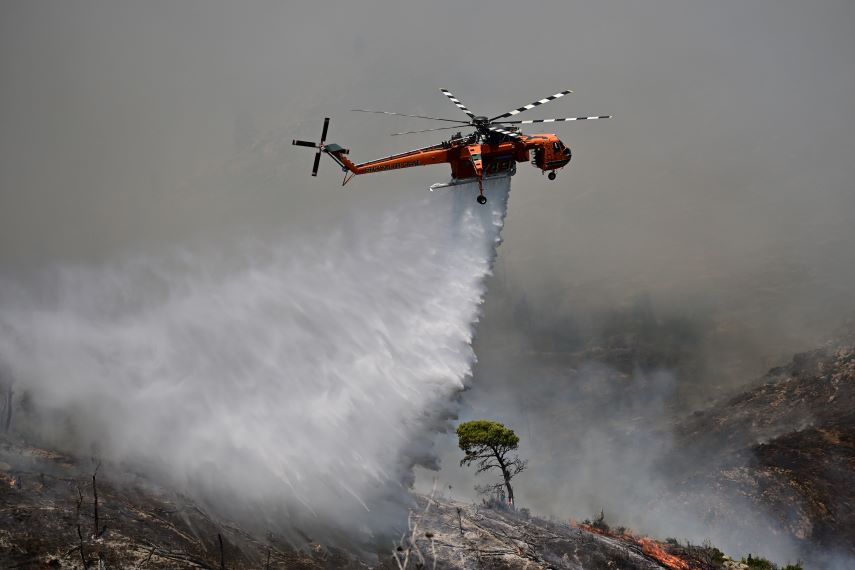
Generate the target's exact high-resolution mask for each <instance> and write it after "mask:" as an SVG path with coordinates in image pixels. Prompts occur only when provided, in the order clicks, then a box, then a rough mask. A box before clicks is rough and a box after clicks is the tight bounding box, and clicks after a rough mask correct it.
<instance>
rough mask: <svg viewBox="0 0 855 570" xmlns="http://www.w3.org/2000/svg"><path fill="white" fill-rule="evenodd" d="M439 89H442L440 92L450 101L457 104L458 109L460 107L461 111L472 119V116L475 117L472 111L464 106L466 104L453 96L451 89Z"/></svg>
mask: <svg viewBox="0 0 855 570" xmlns="http://www.w3.org/2000/svg"><path fill="white" fill-rule="evenodd" d="M440 91H442V94H443V95H445V96H446V97H448V98H449V99H450V100H451V102H452V103H454V104H455V105H457V108H458V109H460V110H461V111H463V112H464V113H466V114H467V115H469V117H470V118H472V119H474V118H475V114H474V113H473V112H472V111H470V110H469V109H467V108H466V105H464V104H463V103H462V102H461V101H460V99H458V98H457V97H455V96H454V95H453V94H452V93H451V91H449V90H448V89H440Z"/></svg>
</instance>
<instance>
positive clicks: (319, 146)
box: [291, 117, 330, 176]
mask: <svg viewBox="0 0 855 570" xmlns="http://www.w3.org/2000/svg"><path fill="white" fill-rule="evenodd" d="M329 128H330V118H329V117H325V118H324V128H323V130H322V131H321V142H319V143H317V144H315V143H313V142H309V141H300V140H297V139H294V140H293V141H291V144H293V145H296V146H307V147H310V148H316V149H318V152H317V154H315V163H314V165H313V166H312V176H317V175H318V167H319V166H320V164H321V153H322V152H323V151H324V146H325V145H324V143H326V142H327V131H328V130H329Z"/></svg>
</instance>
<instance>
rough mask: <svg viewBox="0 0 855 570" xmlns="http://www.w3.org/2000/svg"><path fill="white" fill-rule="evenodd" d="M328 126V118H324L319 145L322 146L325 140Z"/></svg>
mask: <svg viewBox="0 0 855 570" xmlns="http://www.w3.org/2000/svg"><path fill="white" fill-rule="evenodd" d="M329 128H330V118H329V117H325V118H324V130H323V131H321V144H320V146H324V143H325V142H326V141H327V130H329Z"/></svg>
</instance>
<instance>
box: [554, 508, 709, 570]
mask: <svg viewBox="0 0 855 570" xmlns="http://www.w3.org/2000/svg"><path fill="white" fill-rule="evenodd" d="M570 526H572V527H575V528H578V529H581V530H584V531H586V532H590V533H593V534H599V535H602V536H608V537H609V538H615V539H617V540H620V541H622V542H625V543H628V544H636V545H638V546H640V547H641V552H642V553H643V554H644V555H645V556H648V557H650V558H652V559H654V560H656V561H657V562H659V563H660V564H662V565H664V566H665V567H666V568H670V569H671V570H694V568H695V567H694V566H692V565H691V564H690V563H689V562H687V561H686V560H683V559H682V558H680V557H679V556H675V555H673V554H671V553H669V552H668V551H667V550H665V549H664V548H663V547H662V545H661V544H660V543H659V542H657V541H656V540H654V539H652V538H650V537H647V536H636V535H635V534H633V533H632V531H631V530H626V531H624V532H623V533H617V532H613V531H612V530H610V529H605V528H601V527H596V526H593V525H589V524H580V523H577V522H576V521H575V520H573V519H571V520H570Z"/></svg>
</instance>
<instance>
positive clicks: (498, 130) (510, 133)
mask: <svg viewBox="0 0 855 570" xmlns="http://www.w3.org/2000/svg"><path fill="white" fill-rule="evenodd" d="M487 128H488V129H490V130H491V131H493V132H494V133H499V134H502V135H505V136H507V137H511V138H514V139H518V138H520V134H519V133H515V132H513V131H506V130H505V129H503V128H501V127H494V126H492V125H490V126H489V127H487Z"/></svg>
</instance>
